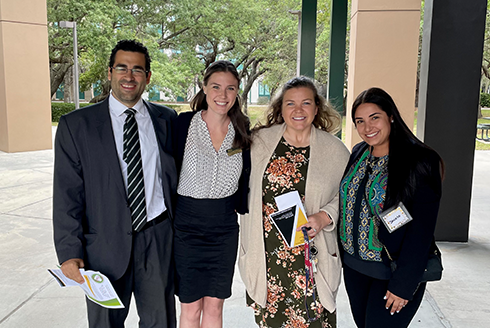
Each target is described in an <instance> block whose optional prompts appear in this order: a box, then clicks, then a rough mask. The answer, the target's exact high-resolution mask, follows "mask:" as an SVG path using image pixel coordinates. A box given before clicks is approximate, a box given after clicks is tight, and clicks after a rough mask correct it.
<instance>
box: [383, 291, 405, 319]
mask: <svg viewBox="0 0 490 328" xmlns="http://www.w3.org/2000/svg"><path fill="white" fill-rule="evenodd" d="M384 298H385V300H386V309H387V310H388V309H390V306H391V310H390V313H391V315H393V314H395V312H396V313H398V312H400V311H401V310H402V309H403V308H404V307H405V305H407V303H408V301H407V300H405V299H403V298H401V297H398V296H396V295H395V294H392V293H391V292H390V291H389V290H388V291H387V292H386V295H385V297H384Z"/></svg>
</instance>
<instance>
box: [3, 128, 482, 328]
mask: <svg viewBox="0 0 490 328" xmlns="http://www.w3.org/2000/svg"><path fill="white" fill-rule="evenodd" d="M54 131H55V128H53V135H54ZM52 171H53V151H52V150H45V151H37V152H25V153H14V154H7V153H3V152H0V226H1V227H2V229H1V231H0V264H1V266H0V277H1V280H0V293H1V296H0V328H24V327H37V328H48V327H63V328H67V327H68V328H78V327H80V328H82V327H84V328H85V327H87V323H86V316H85V301H84V297H83V293H82V291H81V290H79V289H78V288H65V289H62V288H60V287H58V285H57V283H56V282H55V281H54V280H53V279H52V278H51V277H50V275H49V274H48V273H47V272H46V269H47V268H53V267H55V266H56V264H57V260H56V256H55V252H54V247H53V241H52V223H51V202H52V198H51V194H52V177H53V174H52ZM489 173H490V151H487V152H485V151H478V152H476V155H475V175H474V187H473V200H472V214H471V227H470V241H469V242H468V243H462V244H461V243H439V246H440V248H441V250H442V253H443V263H444V266H445V271H444V275H443V280H442V281H440V282H437V283H430V284H429V286H428V289H427V290H428V292H427V293H426V296H425V298H424V300H423V302H422V306H421V308H420V310H419V311H418V313H417V315H416V316H415V318H414V320H413V323H412V325H411V326H410V327H414V328H417V327H419V328H422V327H424V328H432V327H434V328H435V327H446V328H447V327H461V328H468V327H469V328H483V327H488V326H489V321H490V308H489V306H488V300H487V299H488V294H487V293H490V256H489V251H490V233H489V231H490V220H488V217H489V215H488V213H490V201H489V195H490V174H489ZM137 322H138V318H137V315H136V312H135V309H134V308H132V309H131V311H130V316H129V318H128V320H127V324H126V326H127V327H137ZM224 327H237V328H245V327H247V328H253V327H256V325H255V324H254V318H253V313H252V311H251V310H250V309H249V308H247V307H246V306H245V291H244V286H243V283H242V282H241V280H240V276H239V275H238V274H236V275H235V278H234V283H233V296H232V297H231V298H230V299H228V300H227V301H226V302H225V310H224ZM338 327H339V328H351V327H352V328H354V327H355V325H354V323H353V321H352V317H351V315H350V311H349V306H348V301H347V296H346V294H345V290H344V289H343V286H341V290H340V293H339V296H338Z"/></svg>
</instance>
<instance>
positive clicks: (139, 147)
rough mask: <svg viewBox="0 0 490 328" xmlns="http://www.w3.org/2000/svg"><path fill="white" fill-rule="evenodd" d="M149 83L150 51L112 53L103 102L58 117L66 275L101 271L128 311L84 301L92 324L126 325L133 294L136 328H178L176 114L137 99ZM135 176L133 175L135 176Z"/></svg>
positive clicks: (130, 44)
mask: <svg viewBox="0 0 490 328" xmlns="http://www.w3.org/2000/svg"><path fill="white" fill-rule="evenodd" d="M150 77H151V71H150V57H149V55H148V50H147V49H146V47H144V46H143V45H142V44H141V43H139V42H136V41H133V40H123V41H120V42H118V44H117V45H116V47H115V48H114V49H113V50H112V54H111V58H110V62H109V68H108V78H109V80H110V81H111V88H112V92H111V94H110V96H109V97H108V98H107V99H106V100H105V101H103V102H101V103H99V104H96V105H93V106H89V107H85V108H83V109H80V110H76V111H73V112H71V113H69V114H67V115H65V116H63V117H61V119H60V122H59V125H58V130H57V133H56V140H55V165H54V185H53V227H54V242H55V247H56V252H57V255H58V260H59V262H60V264H61V270H62V271H63V273H64V274H65V275H66V276H67V277H68V278H70V279H73V280H75V281H77V282H79V283H83V282H84V280H83V277H82V276H81V274H80V272H79V269H80V268H85V269H90V270H96V271H100V272H101V273H103V274H105V275H106V276H107V277H108V278H109V279H110V280H111V282H112V284H113V285H114V287H115V289H116V292H117V293H118V295H119V297H120V298H121V301H122V302H123V303H124V305H125V308H124V309H117V310H114V309H106V308H103V307H101V306H99V305H97V304H95V303H93V302H91V301H90V300H88V299H87V312H88V321H89V326H90V327H97V328H101V327H124V321H125V319H126V317H127V314H128V310H129V304H130V300H131V296H132V294H134V297H135V300H136V306H137V309H138V315H139V317H140V327H175V325H176V319H175V301H174V286H173V264H172V256H171V254H172V237H173V234H172V225H171V220H170V219H169V218H171V217H172V213H173V212H172V210H173V208H172V197H173V195H174V194H175V191H176V188H177V173H176V168H175V163H174V159H173V158H172V156H171V154H172V149H171V139H170V136H171V130H170V129H171V121H172V120H173V119H174V118H175V117H176V113H175V111H174V110H172V109H170V108H167V107H164V106H158V105H155V104H151V103H147V102H145V101H143V100H142V99H141V95H142V93H143V91H144V90H145V87H146V85H147V84H148V83H149V81H150ZM135 172H136V173H135Z"/></svg>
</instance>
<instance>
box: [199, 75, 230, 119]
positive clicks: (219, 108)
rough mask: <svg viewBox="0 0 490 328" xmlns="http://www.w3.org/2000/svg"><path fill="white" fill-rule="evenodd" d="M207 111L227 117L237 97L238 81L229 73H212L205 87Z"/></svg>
mask: <svg viewBox="0 0 490 328" xmlns="http://www.w3.org/2000/svg"><path fill="white" fill-rule="evenodd" d="M203 90H204V93H205V94H206V102H207V104H208V109H209V110H211V111H212V112H214V113H215V114H218V115H227V114H228V111H229V110H230V108H231V107H233V105H234V104H235V101H236V100H237V98H236V97H237V95H238V81H237V79H236V78H235V76H234V75H233V74H232V73H230V72H216V73H213V74H212V75H211V76H210V77H209V79H208V82H207V84H206V85H205V86H203Z"/></svg>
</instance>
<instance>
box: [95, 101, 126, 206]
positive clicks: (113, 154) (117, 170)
mask: <svg viewBox="0 0 490 328" xmlns="http://www.w3.org/2000/svg"><path fill="white" fill-rule="evenodd" d="M100 106H101V108H100V111H99V116H98V117H97V126H96V128H97V131H98V134H99V138H100V144H101V145H102V147H103V150H104V155H105V158H104V161H105V162H106V163H107V166H108V167H109V170H108V171H109V172H110V174H111V176H112V178H113V181H115V183H116V186H117V189H118V190H119V192H120V193H121V194H122V196H123V197H124V199H126V198H127V196H126V188H125V187H124V181H123V175H122V171H121V164H120V163H119V157H118V155H117V148H116V142H115V141H114V132H113V130H112V122H111V116H110V114H109V98H107V99H106V100H104V101H103V102H102V103H101V104H100Z"/></svg>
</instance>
